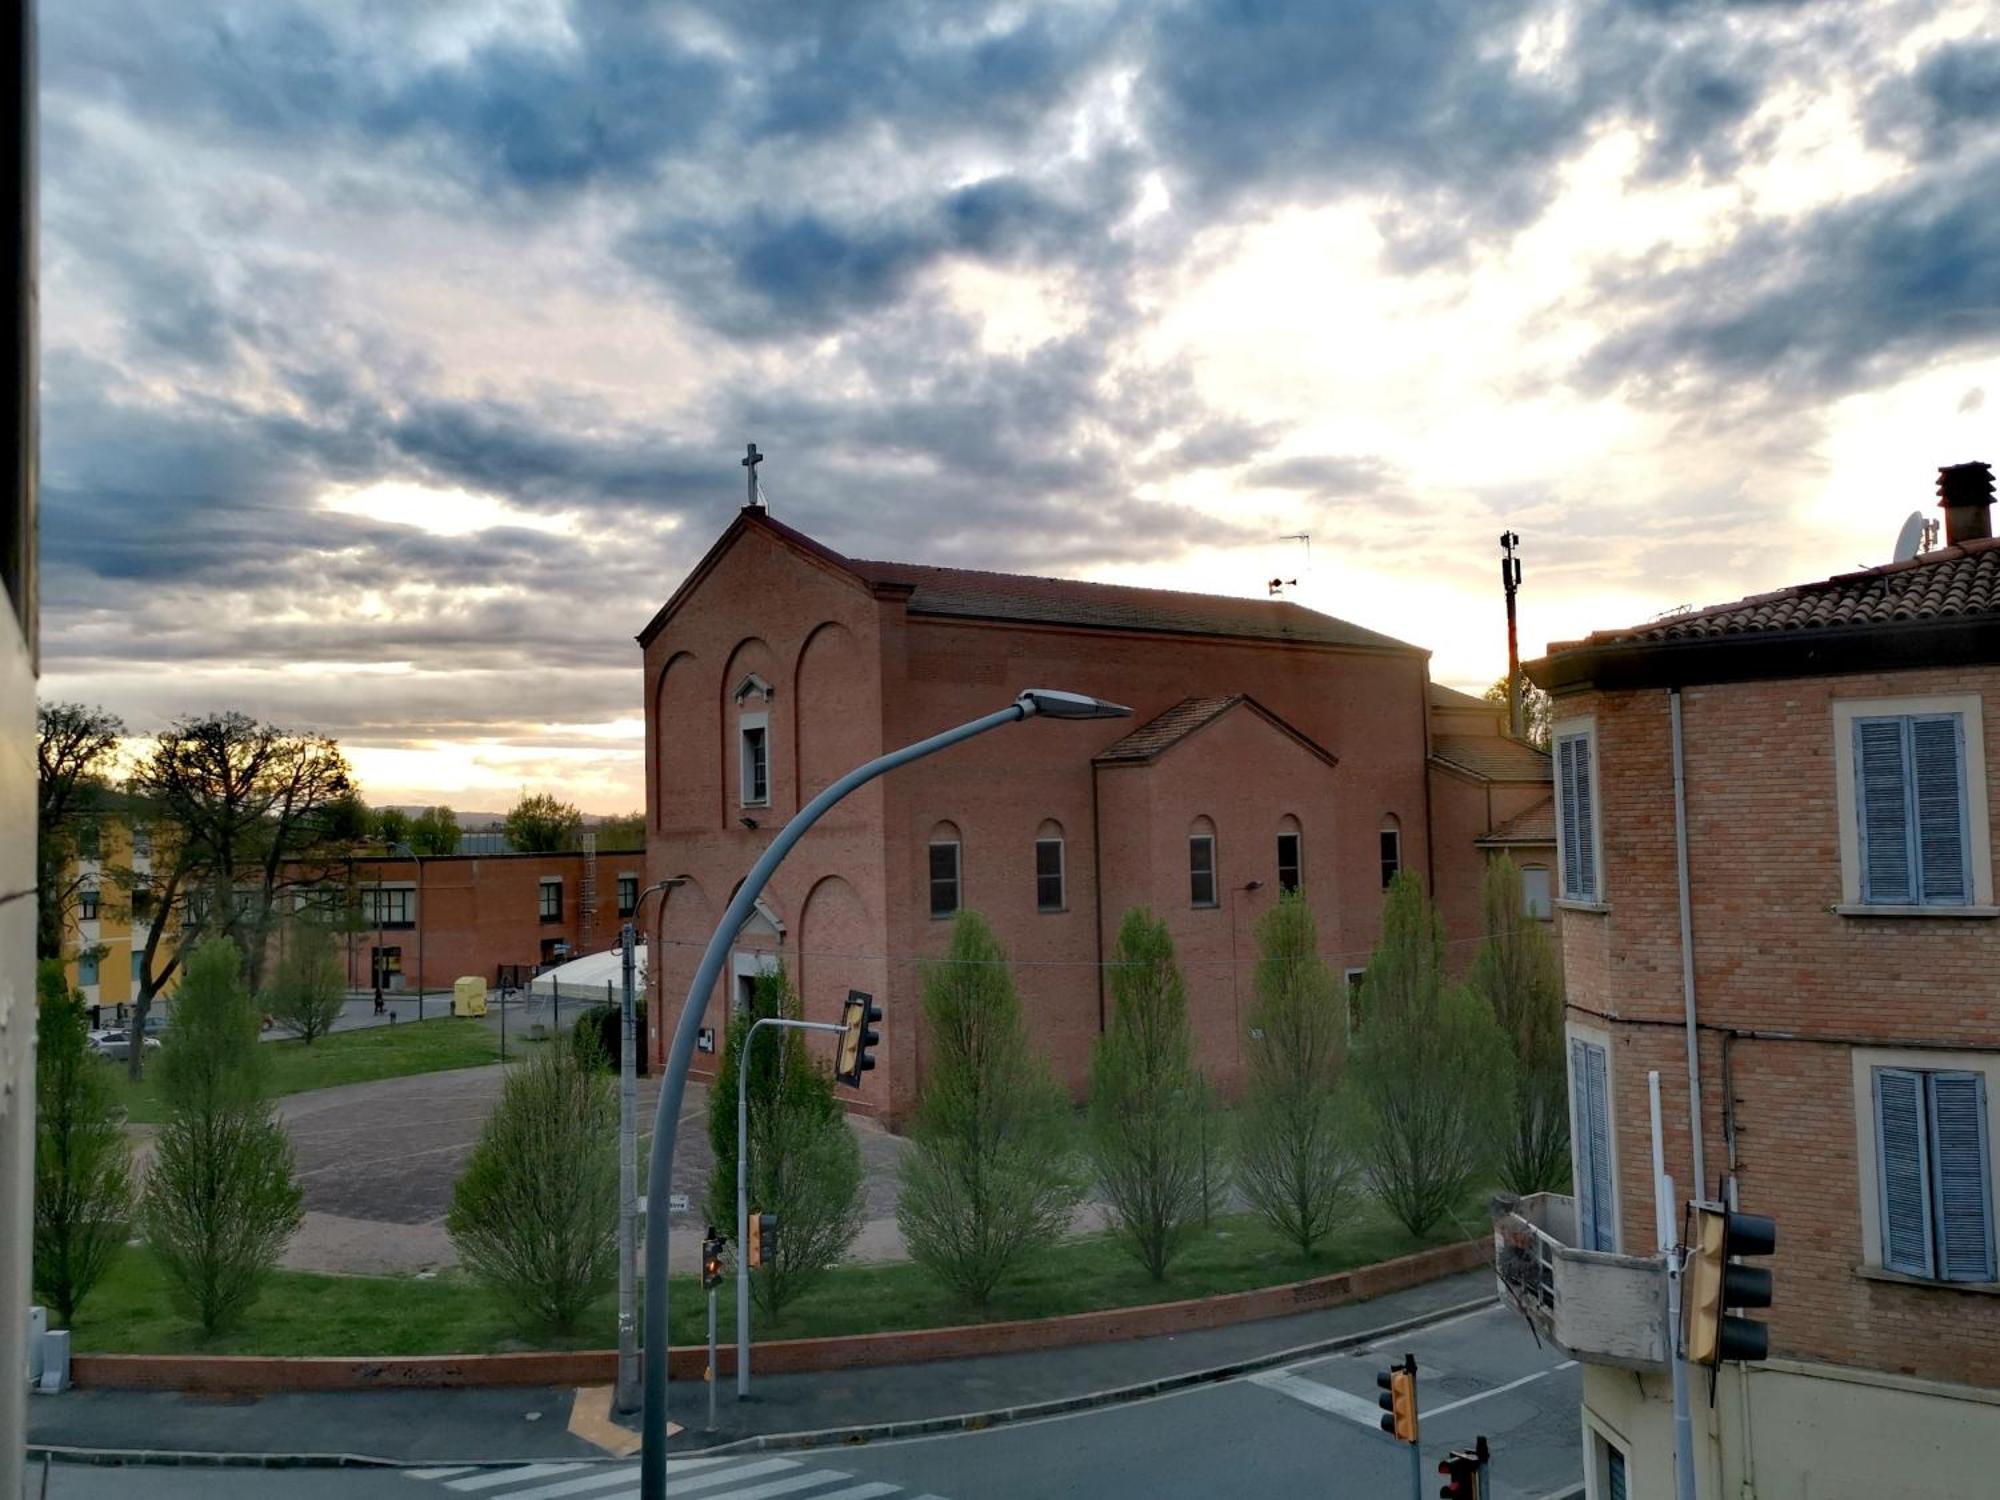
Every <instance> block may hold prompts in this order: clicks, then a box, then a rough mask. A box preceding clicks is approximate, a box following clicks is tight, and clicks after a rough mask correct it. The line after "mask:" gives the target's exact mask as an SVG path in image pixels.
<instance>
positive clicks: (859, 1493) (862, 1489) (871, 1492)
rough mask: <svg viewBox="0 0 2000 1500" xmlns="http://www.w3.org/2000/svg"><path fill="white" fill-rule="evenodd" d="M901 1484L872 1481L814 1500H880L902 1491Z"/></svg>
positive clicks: (818, 1496) (814, 1499) (835, 1491)
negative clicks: (879, 1498)
mask: <svg viewBox="0 0 2000 1500" xmlns="http://www.w3.org/2000/svg"><path fill="white" fill-rule="evenodd" d="M901 1488H902V1486H901V1485H900V1484H884V1483H882V1481H881V1480H879V1479H876V1480H870V1481H869V1482H868V1483H867V1484H857V1485H853V1486H851V1487H849V1488H847V1489H844V1490H834V1491H833V1492H832V1493H831V1494H826V1495H815V1496H813V1500H878V1497H880V1496H882V1495H893V1494H895V1493H896V1491H897V1490H900V1489H901Z"/></svg>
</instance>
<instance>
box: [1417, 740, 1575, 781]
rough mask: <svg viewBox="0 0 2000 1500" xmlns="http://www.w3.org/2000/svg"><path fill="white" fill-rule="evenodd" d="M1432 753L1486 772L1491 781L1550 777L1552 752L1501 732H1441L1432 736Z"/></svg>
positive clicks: (1477, 772) (1474, 771) (1464, 767)
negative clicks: (1508, 736)
mask: <svg viewBox="0 0 2000 1500" xmlns="http://www.w3.org/2000/svg"><path fill="white" fill-rule="evenodd" d="M1431 754H1432V755H1433V756H1435V757H1436V758H1437V759H1438V760H1441V761H1444V762H1446V763H1447V764H1449V765H1453V766H1456V767H1457V768H1458V769H1459V770H1461V771H1470V772H1471V773H1472V774H1473V775H1475V776H1484V777H1486V778H1487V779H1488V780H1489V781H1549V780H1552V779H1553V773H1552V772H1551V771H1550V770H1549V753H1548V751H1546V750H1537V749H1536V748H1535V747H1534V746H1533V745H1530V744H1527V743H1525V742H1524V741H1521V740H1514V739H1507V738H1505V737H1503V736H1501V735H1497V734H1438V735H1432V736H1431Z"/></svg>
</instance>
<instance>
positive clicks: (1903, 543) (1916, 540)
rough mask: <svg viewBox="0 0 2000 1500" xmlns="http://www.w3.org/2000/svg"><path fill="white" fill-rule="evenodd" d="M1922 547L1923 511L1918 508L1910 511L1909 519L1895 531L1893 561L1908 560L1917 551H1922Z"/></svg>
mask: <svg viewBox="0 0 2000 1500" xmlns="http://www.w3.org/2000/svg"><path fill="white" fill-rule="evenodd" d="M1923 549H1924V513H1923V512H1922V511H1920V510H1913V511H1911V512H1910V518H1909V520H1907V521H1905V522H1904V523H1903V529H1902V530H1901V531H1899V532H1897V533H1896V556H1895V558H1894V561H1896V562H1908V561H1909V560H1910V559H1911V558H1913V557H1915V556H1916V555H1917V554H1918V553H1919V552H1921V551H1923Z"/></svg>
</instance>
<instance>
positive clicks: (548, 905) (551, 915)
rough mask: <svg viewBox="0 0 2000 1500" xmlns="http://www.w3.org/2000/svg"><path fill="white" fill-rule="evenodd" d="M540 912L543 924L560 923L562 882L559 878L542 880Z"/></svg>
mask: <svg viewBox="0 0 2000 1500" xmlns="http://www.w3.org/2000/svg"><path fill="white" fill-rule="evenodd" d="M541 910H542V920H543V921H544V922H560V921H561V920H562V914H563V913H562V880H561V879H560V878H557V879H555V880H544V881H543V882H542V907H541Z"/></svg>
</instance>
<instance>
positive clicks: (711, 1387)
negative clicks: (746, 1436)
mask: <svg viewBox="0 0 2000 1500" xmlns="http://www.w3.org/2000/svg"><path fill="white" fill-rule="evenodd" d="M720 1384H722V1372H721V1371H720V1370H718V1369H716V1368H715V1288H714V1287H710V1288H709V1289H708V1430H709V1431H710V1432H713V1431H715V1388H716V1387H717V1386H718V1385H720Z"/></svg>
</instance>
